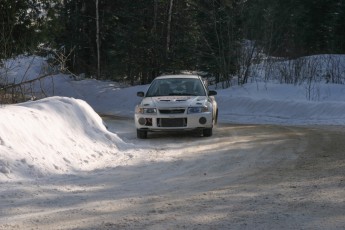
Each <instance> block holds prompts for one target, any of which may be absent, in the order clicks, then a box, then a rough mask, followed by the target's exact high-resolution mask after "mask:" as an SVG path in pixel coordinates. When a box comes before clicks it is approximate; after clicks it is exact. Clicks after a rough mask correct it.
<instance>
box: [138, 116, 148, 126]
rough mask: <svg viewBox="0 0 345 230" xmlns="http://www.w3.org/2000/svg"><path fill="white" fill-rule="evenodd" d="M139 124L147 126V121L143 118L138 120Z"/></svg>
mask: <svg viewBox="0 0 345 230" xmlns="http://www.w3.org/2000/svg"><path fill="white" fill-rule="evenodd" d="M138 122H139V124H140V125H145V124H146V119H145V118H143V117H141V118H139V119H138Z"/></svg>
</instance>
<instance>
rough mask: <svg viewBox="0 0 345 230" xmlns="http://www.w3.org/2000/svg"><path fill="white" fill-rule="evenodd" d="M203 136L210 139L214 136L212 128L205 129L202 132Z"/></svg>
mask: <svg viewBox="0 0 345 230" xmlns="http://www.w3.org/2000/svg"><path fill="white" fill-rule="evenodd" d="M202 135H203V136H204V137H210V136H212V128H205V129H203V130H202Z"/></svg>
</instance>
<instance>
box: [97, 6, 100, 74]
mask: <svg viewBox="0 0 345 230" xmlns="http://www.w3.org/2000/svg"><path fill="white" fill-rule="evenodd" d="M98 3H99V2H98V0H96V43H97V76H96V79H99V78H100V77H101V52H100V40H99V12H98Z"/></svg>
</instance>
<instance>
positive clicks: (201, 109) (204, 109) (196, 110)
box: [188, 106, 209, 113]
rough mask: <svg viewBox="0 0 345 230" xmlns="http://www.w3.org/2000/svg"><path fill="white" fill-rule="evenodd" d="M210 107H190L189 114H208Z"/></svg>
mask: <svg viewBox="0 0 345 230" xmlns="http://www.w3.org/2000/svg"><path fill="white" fill-rule="evenodd" d="M208 111H209V110H208V107H207V106H202V107H189V108H188V113H204V112H208Z"/></svg>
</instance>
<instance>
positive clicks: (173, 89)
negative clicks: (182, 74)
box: [146, 78, 206, 97]
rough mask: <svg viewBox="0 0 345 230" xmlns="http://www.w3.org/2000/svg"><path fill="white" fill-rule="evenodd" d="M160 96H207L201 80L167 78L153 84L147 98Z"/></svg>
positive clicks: (157, 80)
mask: <svg viewBox="0 0 345 230" xmlns="http://www.w3.org/2000/svg"><path fill="white" fill-rule="evenodd" d="M158 96H206V91H205V88H204V86H203V85H202V83H201V81H200V79H196V78H165V79H156V80H154V81H153V82H152V84H151V86H150V88H149V89H148V91H147V93H146V97H158Z"/></svg>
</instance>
